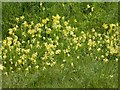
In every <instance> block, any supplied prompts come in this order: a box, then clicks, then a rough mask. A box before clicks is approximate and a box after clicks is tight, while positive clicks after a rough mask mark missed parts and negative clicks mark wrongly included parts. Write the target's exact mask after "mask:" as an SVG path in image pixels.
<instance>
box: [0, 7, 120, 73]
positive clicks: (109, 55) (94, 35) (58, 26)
mask: <svg viewBox="0 0 120 90" xmlns="http://www.w3.org/2000/svg"><path fill="white" fill-rule="evenodd" d="M88 8H89V6H88ZM16 23H17V24H16V25H15V26H14V27H13V28H10V29H9V32H8V34H9V35H8V36H7V37H6V38H5V39H4V40H3V42H2V52H3V53H2V55H3V65H2V66H0V69H1V70H3V71H5V72H10V71H11V72H13V71H15V70H22V69H23V70H26V71H28V70H29V69H31V68H35V69H39V68H43V70H45V69H46V68H47V67H53V66H54V65H56V64H57V63H60V66H61V68H64V67H65V64H66V63H70V65H71V67H74V62H77V61H76V60H80V59H81V57H82V56H92V57H93V59H96V60H103V61H104V62H108V61H109V60H113V59H114V60H116V61H118V58H117V57H118V54H119V51H118V50H119V49H118V48H119V47H118V42H119V41H118V38H119V37H118V36H119V34H120V33H119V32H118V23H117V24H105V23H104V24H103V25H102V27H101V30H102V31H103V32H101V31H98V30H97V29H95V28H92V29H90V30H87V31H81V30H79V28H77V27H71V26H70V24H69V20H68V21H66V20H65V17H64V16H63V17H61V16H59V15H58V14H57V15H56V16H52V19H51V20H50V19H49V18H45V19H42V20H41V21H40V22H39V23H37V24H35V23H34V22H33V21H31V22H27V21H25V17H24V16H21V17H20V18H16ZM76 23H77V22H76ZM40 66H42V67H40Z"/></svg>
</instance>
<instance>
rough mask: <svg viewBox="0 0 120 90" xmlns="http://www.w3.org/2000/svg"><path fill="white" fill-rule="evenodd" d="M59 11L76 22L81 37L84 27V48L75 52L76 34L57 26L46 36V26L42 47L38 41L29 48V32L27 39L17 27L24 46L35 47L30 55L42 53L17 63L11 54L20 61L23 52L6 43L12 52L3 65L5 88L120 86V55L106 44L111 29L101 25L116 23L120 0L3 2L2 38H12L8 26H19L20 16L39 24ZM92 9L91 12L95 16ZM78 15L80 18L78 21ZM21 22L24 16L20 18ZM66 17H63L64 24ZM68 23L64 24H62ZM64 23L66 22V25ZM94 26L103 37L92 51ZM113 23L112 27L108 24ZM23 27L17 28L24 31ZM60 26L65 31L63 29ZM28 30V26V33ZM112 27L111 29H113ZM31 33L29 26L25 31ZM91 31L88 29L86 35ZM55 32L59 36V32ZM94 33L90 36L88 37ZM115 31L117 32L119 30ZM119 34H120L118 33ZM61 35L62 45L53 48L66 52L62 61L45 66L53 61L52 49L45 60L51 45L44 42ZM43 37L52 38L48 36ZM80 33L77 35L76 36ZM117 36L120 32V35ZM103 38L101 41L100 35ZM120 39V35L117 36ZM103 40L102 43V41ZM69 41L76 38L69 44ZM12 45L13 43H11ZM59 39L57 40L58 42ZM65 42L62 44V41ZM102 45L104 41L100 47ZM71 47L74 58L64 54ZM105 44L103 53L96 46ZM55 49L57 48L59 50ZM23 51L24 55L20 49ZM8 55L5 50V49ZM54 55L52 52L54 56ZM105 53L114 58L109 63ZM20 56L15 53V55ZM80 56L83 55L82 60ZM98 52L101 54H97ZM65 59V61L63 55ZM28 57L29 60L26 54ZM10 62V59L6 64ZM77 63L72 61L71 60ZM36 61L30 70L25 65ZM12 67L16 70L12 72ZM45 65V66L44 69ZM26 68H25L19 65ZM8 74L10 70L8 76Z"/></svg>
mask: <svg viewBox="0 0 120 90" xmlns="http://www.w3.org/2000/svg"><path fill="white" fill-rule="evenodd" d="M88 4H89V5H90V6H91V8H92V7H94V9H93V11H90V10H91V8H89V9H87V5H88ZM56 14H58V15H60V16H61V17H63V16H64V17H65V21H67V20H69V25H70V26H71V27H77V28H78V30H77V31H75V32H74V34H75V35H76V37H79V36H81V37H82V38H83V37H84V34H81V31H84V32H85V35H86V36H85V37H86V38H87V39H85V40H86V41H85V42H84V39H81V40H80V43H82V47H81V48H78V50H76V51H75V47H76V45H77V44H76V43H74V36H70V35H68V36H67V38H65V37H64V34H63V33H62V32H60V31H59V29H58V31H57V30H56V31H55V30H54V29H53V32H52V33H51V35H50V36H49V35H48V36H47V34H46V32H45V31H44V30H46V29H45V28H44V27H43V28H42V30H43V31H42V33H41V35H42V37H41V38H37V41H40V45H41V47H42V48H40V49H37V48H36V46H35V45H36V43H35V45H34V44H33V48H32V49H31V48H30V44H29V43H27V40H26V39H29V40H32V39H34V38H32V37H31V36H30V35H29V34H28V38H25V37H24V36H23V35H22V34H21V33H22V31H18V32H16V33H15V35H17V36H18V41H20V43H22V40H25V41H26V43H24V44H22V45H21V46H20V48H22V49H28V48H30V53H29V54H25V55H27V59H28V58H29V59H30V58H31V56H32V54H33V53H35V52H38V57H36V60H37V64H31V62H30V60H28V62H27V63H26V64H25V66H22V65H18V66H17V67H16V66H14V65H12V64H10V63H11V61H10V59H11V58H12V59H13V62H14V63H15V62H18V61H17V60H18V59H19V58H20V56H19V54H18V53H16V51H15V48H16V47H15V46H14V45H11V46H14V47H15V48H14V49H12V51H9V50H10V49H9V47H7V46H6V47H5V49H3V53H5V50H8V52H7V59H5V60H2V62H3V66H5V68H6V69H5V70H4V71H3V73H2V74H3V75H2V87H3V88H118V63H117V62H116V61H115V59H116V58H118V59H120V56H118V55H117V54H118V53H119V52H118V53H113V54H111V53H110V51H111V50H112V49H108V48H107V45H108V44H107V43H106V41H105V40H106V39H105V36H106V33H107V32H109V29H108V31H105V29H104V28H103V27H102V25H103V24H104V23H106V24H108V25H111V24H114V25H115V24H116V23H117V22H118V3H113V2H99V3H98V2H94V3H90V2H86V3H81V2H79V3H57V2H54V3H53V2H49V3H42V5H40V3H38V2H35V3H30V2H29V3H2V40H3V41H4V40H7V37H8V36H10V35H9V31H8V29H9V28H12V27H15V25H18V26H20V25H21V24H20V23H19V24H18V23H16V17H18V18H19V17H20V16H24V17H25V20H26V21H27V22H28V23H30V22H31V21H34V25H35V24H37V23H39V22H41V21H42V19H45V18H46V17H47V18H49V19H50V20H51V18H52V16H56ZM90 14H91V15H90ZM75 19H76V20H77V22H75ZM21 22H22V21H21ZM63 22H64V21H61V23H62V24H63ZM46 25H48V26H49V27H50V28H51V27H52V23H51V22H50V23H48V24H46ZM63 26H64V25H63ZM64 28H65V27H63V29H64ZM92 28H94V29H95V30H96V31H95V32H96V33H97V34H101V36H100V37H97V38H96V40H95V41H96V44H97V46H96V47H92V50H89V48H90V46H89V45H88V43H89V40H90V38H91V37H92V36H95V34H94V33H92ZM109 28H110V26H109ZM19 29H20V28H18V30H19ZM63 29H60V30H63ZM25 30H27V29H25V28H24V29H23V32H24V31H25ZM110 30H111V29H110ZM25 32H27V31H25ZM68 32H70V31H68ZM87 33H89V34H88V35H87ZM54 34H55V36H54ZM89 35H91V36H89ZM112 35H114V32H112V33H110V34H109V35H108V34H107V36H108V37H109V38H111V37H112ZM115 35H116V34H115ZM118 35H119V34H118ZM57 36H59V38H60V39H59V40H58V41H57V42H58V43H59V45H58V46H57V48H53V50H51V51H48V52H50V53H52V51H53V52H55V51H56V49H60V50H61V53H60V54H59V55H55V56H53V58H54V59H55V60H54V61H56V62H57V63H56V64H55V65H54V66H53V67H51V66H49V65H46V64H45V63H46V62H49V61H50V60H51V56H52V55H51V54H49V53H47V54H48V59H47V60H46V61H42V59H41V58H42V57H43V56H44V55H45V51H47V47H46V46H45V45H44V43H45V42H47V43H48V42H49V40H48V38H49V37H50V38H52V39H53V41H55V40H56V39H55V38H56V37H57ZM43 37H45V38H47V39H45V40H44V39H43ZM76 37H75V39H76ZM116 37H117V36H116ZM100 38H102V40H101V39H100ZM117 39H118V38H117ZM97 41H100V44H98V43H97ZM112 42H113V43H116V44H115V46H114V47H116V46H118V45H119V43H118V41H115V40H112ZM70 43H73V45H72V46H70ZM7 44H8V43H7ZM55 44H56V43H55ZM62 44H63V45H62ZM100 45H102V46H100ZM68 46H70V52H69V54H70V57H69V56H67V55H68V54H64V53H63V52H64V51H63V49H66V48H67V47H68ZM99 47H100V49H101V51H100V52H98V51H97V49H98V48H99ZM54 49H55V50H54ZM107 51H108V52H109V55H108V56H105V55H106V53H108V52H107ZM20 53H21V54H20V55H21V56H22V55H24V53H22V52H21V51H20ZM2 55H3V56H4V54H2ZM50 55H51V56H50ZM102 55H104V56H105V58H107V59H108V60H109V61H108V62H104V58H101V56H102ZM14 56H15V58H14ZM77 56H80V58H79V59H77ZM96 57H97V58H96ZM64 59H66V62H63V60H64ZM24 60H26V59H24ZM5 62H6V63H5ZM72 63H73V65H72ZM61 64H64V67H63V68H61ZM36 65H39V69H35V66H36ZM29 66H31V67H32V68H31V69H29V70H25V69H26V68H27V67H29ZM10 67H13V68H14V69H13V70H12V71H11V70H10ZM43 67H46V69H45V70H43ZM18 68H21V70H18ZM6 73H8V74H7V75H6Z"/></svg>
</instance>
